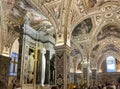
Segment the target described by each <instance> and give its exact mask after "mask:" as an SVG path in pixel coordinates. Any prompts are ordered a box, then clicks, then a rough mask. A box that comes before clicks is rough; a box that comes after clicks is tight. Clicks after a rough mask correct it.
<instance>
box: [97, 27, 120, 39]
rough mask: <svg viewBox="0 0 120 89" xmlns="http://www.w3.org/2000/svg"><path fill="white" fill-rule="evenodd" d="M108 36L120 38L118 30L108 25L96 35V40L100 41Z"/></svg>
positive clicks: (119, 30)
mask: <svg viewBox="0 0 120 89" xmlns="http://www.w3.org/2000/svg"><path fill="white" fill-rule="evenodd" d="M109 36H114V37H118V38H120V29H118V28H117V27H116V26H114V25H109V26H107V27H105V28H104V29H103V30H102V31H100V32H99V34H98V35H97V40H98V41H100V40H103V39H105V38H106V37H109Z"/></svg>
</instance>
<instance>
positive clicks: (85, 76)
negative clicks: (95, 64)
mask: <svg viewBox="0 0 120 89" xmlns="http://www.w3.org/2000/svg"><path fill="white" fill-rule="evenodd" d="M82 71H83V82H84V85H85V87H87V86H89V65H88V61H87V57H86V56H84V57H83V61H82Z"/></svg>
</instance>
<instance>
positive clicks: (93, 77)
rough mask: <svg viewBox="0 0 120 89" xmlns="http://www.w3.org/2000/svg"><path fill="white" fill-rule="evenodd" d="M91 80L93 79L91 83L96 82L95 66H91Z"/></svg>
mask: <svg viewBox="0 0 120 89" xmlns="http://www.w3.org/2000/svg"><path fill="white" fill-rule="evenodd" d="M91 71H92V80H93V84H95V83H96V82H97V70H96V68H92V69H91Z"/></svg>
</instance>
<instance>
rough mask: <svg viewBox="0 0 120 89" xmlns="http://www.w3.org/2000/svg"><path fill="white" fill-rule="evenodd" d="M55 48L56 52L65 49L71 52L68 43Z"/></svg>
mask: <svg viewBox="0 0 120 89" xmlns="http://www.w3.org/2000/svg"><path fill="white" fill-rule="evenodd" d="M55 50H56V52H59V51H62V50H63V51H68V53H70V47H69V46H68V45H62V46H56V47H55Z"/></svg>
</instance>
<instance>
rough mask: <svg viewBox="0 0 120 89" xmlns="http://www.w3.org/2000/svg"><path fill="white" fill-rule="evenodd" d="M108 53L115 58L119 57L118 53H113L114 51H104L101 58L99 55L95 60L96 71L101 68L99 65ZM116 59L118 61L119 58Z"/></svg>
mask: <svg viewBox="0 0 120 89" xmlns="http://www.w3.org/2000/svg"><path fill="white" fill-rule="evenodd" d="M109 55H111V56H114V57H115V58H116V59H119V58H120V56H119V54H118V53H115V52H114V51H109V52H106V53H105V54H104V55H101V57H102V58H101V57H99V60H98V61H97V69H98V71H99V70H100V69H101V65H102V63H103V61H104V60H105V58H106V57H107V56H109ZM101 59H102V60H101ZM118 61H120V60H118Z"/></svg>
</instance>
